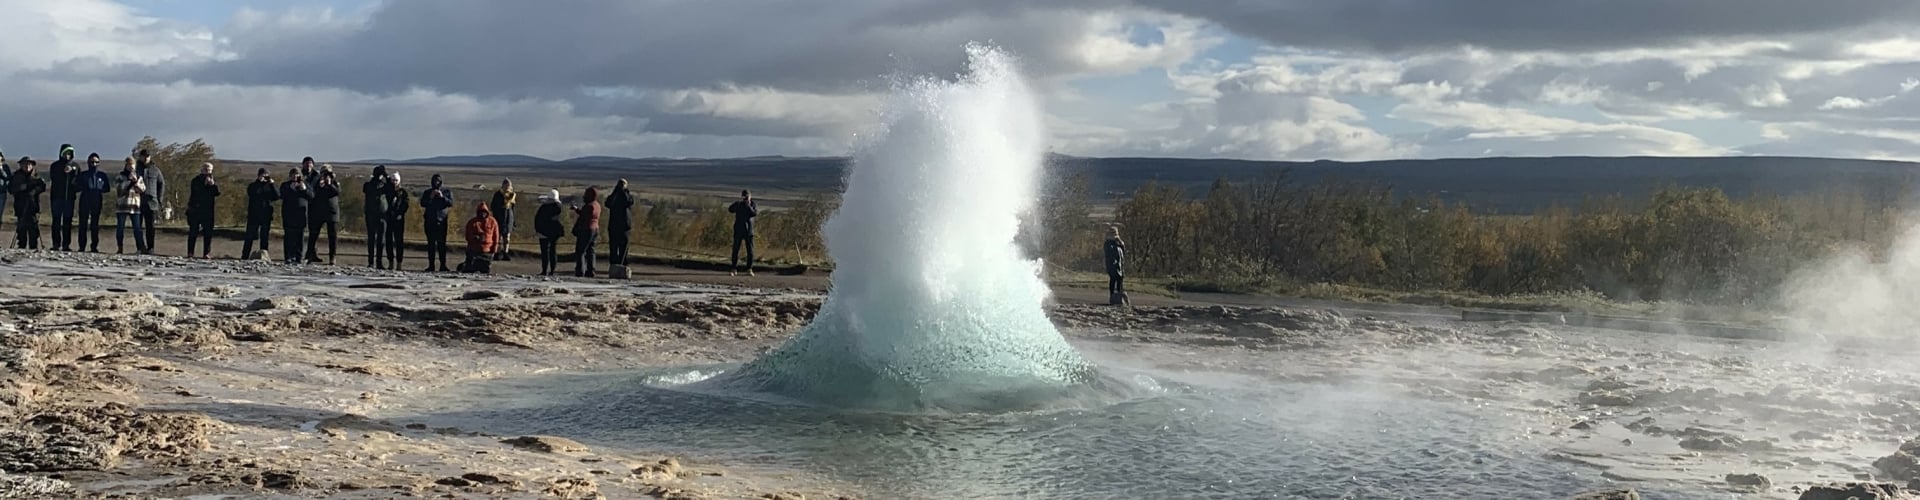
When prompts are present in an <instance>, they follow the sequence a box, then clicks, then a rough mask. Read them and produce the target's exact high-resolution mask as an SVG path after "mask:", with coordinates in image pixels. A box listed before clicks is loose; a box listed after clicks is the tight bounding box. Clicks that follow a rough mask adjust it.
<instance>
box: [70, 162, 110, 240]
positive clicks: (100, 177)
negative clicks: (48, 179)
mask: <svg viewBox="0 0 1920 500" xmlns="http://www.w3.org/2000/svg"><path fill="white" fill-rule="evenodd" d="M75 184H76V185H77V186H78V189H79V190H80V207H79V211H80V246H79V247H78V248H79V249H80V250H85V251H89V252H93V253H100V211H101V210H102V209H104V208H106V201H107V193H109V192H112V191H113V178H111V177H107V173H106V172H102V171H100V153H93V154H89V155H87V169H86V170H84V171H81V172H80V175H79V176H78V177H77V178H76V182H75Z"/></svg>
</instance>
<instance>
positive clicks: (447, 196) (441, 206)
mask: <svg viewBox="0 0 1920 500" xmlns="http://www.w3.org/2000/svg"><path fill="white" fill-rule="evenodd" d="M434 193H439V194H440V196H439V197H437V198H436V197H434V196H433V195H434ZM452 211H453V190H452V189H447V188H446V187H444V185H443V184H441V183H440V174H434V175H433V187H429V188H427V189H426V190H425V191H421V192H420V216H421V217H425V218H426V221H427V222H447V219H448V217H451V215H452Z"/></svg>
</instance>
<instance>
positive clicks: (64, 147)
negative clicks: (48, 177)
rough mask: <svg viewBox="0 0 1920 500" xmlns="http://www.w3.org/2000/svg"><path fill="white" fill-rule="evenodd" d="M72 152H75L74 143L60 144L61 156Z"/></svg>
mask: <svg viewBox="0 0 1920 500" xmlns="http://www.w3.org/2000/svg"><path fill="white" fill-rule="evenodd" d="M70 153H73V145H72V144H61V145H60V156H66V155H68V154H70Z"/></svg>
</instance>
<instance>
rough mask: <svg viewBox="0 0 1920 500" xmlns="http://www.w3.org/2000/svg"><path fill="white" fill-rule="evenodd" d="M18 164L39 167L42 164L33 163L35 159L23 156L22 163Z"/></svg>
mask: <svg viewBox="0 0 1920 500" xmlns="http://www.w3.org/2000/svg"><path fill="white" fill-rule="evenodd" d="M17 163H19V164H21V165H39V164H40V163H38V162H35V161H33V157H31V156H22V157H20V161H19V162H17Z"/></svg>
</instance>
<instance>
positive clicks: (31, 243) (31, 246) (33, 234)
mask: <svg viewBox="0 0 1920 500" xmlns="http://www.w3.org/2000/svg"><path fill="white" fill-rule="evenodd" d="M13 233H14V236H15V240H17V242H18V244H19V246H20V248H25V249H28V250H39V249H40V214H37V213H35V214H16V215H14V227H13Z"/></svg>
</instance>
